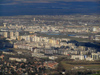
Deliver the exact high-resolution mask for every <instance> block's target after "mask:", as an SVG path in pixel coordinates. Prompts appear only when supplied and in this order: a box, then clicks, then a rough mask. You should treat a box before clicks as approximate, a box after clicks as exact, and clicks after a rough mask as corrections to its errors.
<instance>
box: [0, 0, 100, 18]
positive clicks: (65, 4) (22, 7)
mask: <svg viewBox="0 0 100 75" xmlns="http://www.w3.org/2000/svg"><path fill="white" fill-rule="evenodd" d="M99 9H100V0H0V16H13V15H68V14H89V13H90V14H91V13H93V14H95V13H100V10H99Z"/></svg>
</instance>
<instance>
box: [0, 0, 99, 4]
mask: <svg viewBox="0 0 100 75" xmlns="http://www.w3.org/2000/svg"><path fill="white" fill-rule="evenodd" d="M58 1H65V2H75V1H78V2H86V1H92V2H93V1H94V2H98V1H100V0H0V4H4V3H7V4H19V3H56V2H58Z"/></svg>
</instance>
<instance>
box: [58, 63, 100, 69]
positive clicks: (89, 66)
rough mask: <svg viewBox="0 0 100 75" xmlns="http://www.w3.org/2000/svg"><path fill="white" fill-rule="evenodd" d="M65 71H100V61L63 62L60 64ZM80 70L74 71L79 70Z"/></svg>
mask: <svg viewBox="0 0 100 75" xmlns="http://www.w3.org/2000/svg"><path fill="white" fill-rule="evenodd" d="M60 63H61V64H62V66H63V67H64V69H66V70H71V69H72V68H74V67H80V66H82V67H84V68H82V69H84V70H86V69H90V70H100V62H99V61H88V62H87V61H61V62H60ZM78 69H80V68H77V69H74V70H78Z"/></svg>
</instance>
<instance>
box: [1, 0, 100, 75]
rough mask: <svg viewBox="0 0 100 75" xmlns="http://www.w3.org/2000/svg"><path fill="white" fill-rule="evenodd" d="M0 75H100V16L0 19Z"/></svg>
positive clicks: (10, 17)
mask: <svg viewBox="0 0 100 75" xmlns="http://www.w3.org/2000/svg"><path fill="white" fill-rule="evenodd" d="M6 1H7V0H5V1H4V2H2V3H6ZM23 1H24V0H23ZM23 1H22V2H23ZM48 1H49V0H48ZM48 1H43V3H48ZM72 1H73V0H72ZM76 1H77V0H76ZM8 2H9V3H11V4H13V3H14V2H13V1H11V0H8ZM15 2H16V0H15ZM18 2H20V1H18ZM30 2H33V3H34V1H30ZM40 2H42V1H40V0H39V1H36V2H35V3H37V4H38V3H40ZM49 2H53V1H52V0H51V1H49ZM55 2H56V0H55ZM65 2H66V0H65ZM2 3H1V4H0V6H1V5H5V4H2ZM9 3H8V4H9ZM15 4H17V3H15ZM26 5H27V4H26ZM62 5H64V4H62ZM38 6H39V5H38ZM48 6H49V5H48ZM41 8H42V7H41ZM44 8H45V6H44ZM44 8H43V9H44ZM47 8H48V7H47ZM47 8H46V9H47ZM39 9H40V8H39ZM49 9H51V7H50V8H49ZM53 9H55V7H54V8H53ZM56 9H57V10H58V9H59V8H58V7H57V8H56ZM1 12H2V11H1ZM1 12H0V13H1ZM59 12H61V11H59ZM8 13H9V12H8ZM47 13H48V12H47ZM0 15H1V14H0ZM0 75H100V15H99V14H96V13H95V14H79V13H78V14H76V13H75V14H63V15H62V14H59V15H58V13H57V14H56V15H55V14H53V15H51V14H50V15H49V14H48V15H47V14H42V15H41V14H39V15H37V14H34V15H32V14H30V15H29V14H23V15H19V14H17V15H13V16H12V15H7V14H6V15H5V16H4V14H3V15H1V16H0Z"/></svg>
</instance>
